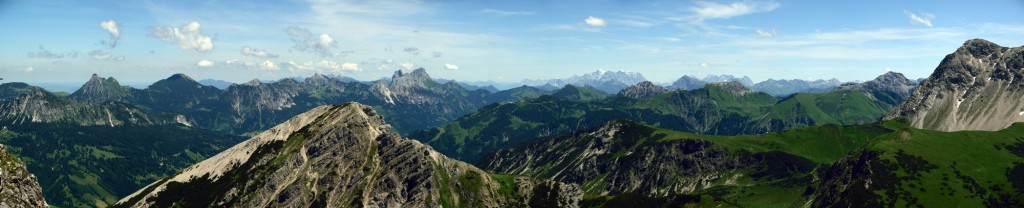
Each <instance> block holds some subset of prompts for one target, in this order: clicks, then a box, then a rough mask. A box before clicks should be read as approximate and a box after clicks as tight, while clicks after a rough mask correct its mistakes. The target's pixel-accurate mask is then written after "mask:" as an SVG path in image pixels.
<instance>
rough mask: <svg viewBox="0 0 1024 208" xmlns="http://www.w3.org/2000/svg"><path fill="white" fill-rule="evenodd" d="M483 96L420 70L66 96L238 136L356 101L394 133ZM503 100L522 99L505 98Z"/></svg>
mask: <svg viewBox="0 0 1024 208" xmlns="http://www.w3.org/2000/svg"><path fill="white" fill-rule="evenodd" d="M490 94H494V93H490V92H487V91H467V90H466V89H464V88H462V87H461V86H459V85H458V84H457V83H455V82H448V83H444V84H442V83H437V82H436V81H434V80H433V79H431V78H430V76H429V75H427V73H426V70H424V69H422V68H421V69H417V70H413V71H412V72H403V71H398V72H396V73H395V75H394V76H393V77H392V79H391V81H390V82H387V81H384V80H381V81H379V82H376V83H372V84H365V83H359V82H352V81H351V80H350V79H348V78H344V77H342V78H335V77H328V76H324V75H320V74H316V75H313V76H312V77H309V78H306V79H302V80H301V81H299V80H296V79H292V78H287V79H282V80H280V81H278V82H273V83H263V82H261V81H259V80H253V81H250V82H247V83H243V84H230V85H229V86H227V87H226V88H224V89H223V90H221V89H218V88H216V87H212V86H206V85H203V84H200V83H199V82H197V81H195V80H193V79H192V78H190V77H188V76H186V75H184V74H175V75H172V76H170V77H168V78H167V79H163V80H160V81H157V82H156V83H153V84H152V85H150V86H149V87H147V88H145V89H132V88H128V87H123V86H120V85H118V84H117V81H116V80H114V79H113V78H100V77H99V76H96V75H93V77H92V79H90V80H89V82H87V83H86V84H85V85H83V86H82V88H81V90H79V91H77V92H75V94H73V95H72V96H71V98H72V99H74V100H78V101H81V102H87V103H94V104H102V103H106V102H111V101H116V102H123V103H128V104H132V105H137V106H140V107H141V108H143V109H147V113H150V114H158V113H168V114H173V115H182V117H184V120H185V121H187V122H185V123H189V124H193V125H195V126H197V127H202V128H207V129H214V130H218V131H227V132H231V133H237V134H244V133H255V132H258V131H261V130H265V129H267V128H270V127H272V126H273V125H275V124H277V123H280V122H282V121H284V120H287V119H288V118H291V117H292V116H295V115H297V114H299V113H302V112H305V111H307V110H309V109H312V108H313V107H316V106H318V105H320V104H323V103H344V102H348V101H358V102H361V103H365V104H367V105H372V106H375V107H378V109H380V110H381V114H384V115H388V116H389V118H394V119H391V120H389V121H390V122H391V123H392V124H393V125H394V126H395V128H396V129H399V130H414V129H422V128H427V127H430V126H436V125H440V124H443V123H444V122H447V121H450V120H453V119H455V118H457V117H459V116H462V115H464V114H468V113H470V112H472V111H474V110H476V109H478V108H480V107H483V106H484V105H486V104H489V103H491V102H503V101H508V100H491V99H490V97H488V96H487V95H490ZM507 98H508V99H521V98H515V97H507Z"/></svg>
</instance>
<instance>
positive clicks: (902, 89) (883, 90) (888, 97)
mask: <svg viewBox="0 0 1024 208" xmlns="http://www.w3.org/2000/svg"><path fill="white" fill-rule="evenodd" d="M914 87H917V82H914V81H913V80H910V79H907V77H905V76H903V74H901V73H899V72H886V73H885V74H882V75H881V76H878V77H877V78H875V79H873V80H871V81H867V82H864V83H848V84H843V85H841V86H839V88H838V89H841V90H847V89H848V90H859V91H863V92H867V93H869V94H870V95H871V96H872V97H873V98H875V99H877V100H879V101H882V102H884V103H886V104H889V105H899V104H900V103H902V102H903V101H905V100H907V98H909V97H910V93H912V92H913V90H914Z"/></svg>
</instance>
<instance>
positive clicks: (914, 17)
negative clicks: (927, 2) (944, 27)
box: [903, 10, 935, 27]
mask: <svg viewBox="0 0 1024 208" xmlns="http://www.w3.org/2000/svg"><path fill="white" fill-rule="evenodd" d="M903 13H904V14H906V15H907V17H908V18H910V23H911V24H915V25H916V24H922V25H925V26H928V27H932V18H935V15H933V14H929V13H925V12H921V14H920V15H918V14H915V13H914V12H911V11H907V10H903Z"/></svg>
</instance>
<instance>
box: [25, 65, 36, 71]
mask: <svg viewBox="0 0 1024 208" xmlns="http://www.w3.org/2000/svg"><path fill="white" fill-rule="evenodd" d="M23 70H24V71H25V72H32V71H35V70H36V69H35V68H33V67H31V66H30V67H25V69H23Z"/></svg>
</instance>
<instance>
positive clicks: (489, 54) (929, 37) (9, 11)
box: [0, 0, 1024, 83]
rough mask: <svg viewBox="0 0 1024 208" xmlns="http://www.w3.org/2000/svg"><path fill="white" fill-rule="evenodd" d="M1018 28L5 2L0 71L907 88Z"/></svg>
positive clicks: (955, 21)
mask: <svg viewBox="0 0 1024 208" xmlns="http://www.w3.org/2000/svg"><path fill="white" fill-rule="evenodd" d="M1022 21H1024V2H1021V1H1017V0H995V1H985V3H976V1H908V0H895V1H892V0H888V1H788V0H778V1H626V0H611V1H492V0H482V1H448V0H444V1H419V0H397V1H369V0H357V1H321V0H312V1H187V0H186V1H0V25H3V27H4V32H3V33H0V39H2V40H4V47H3V48H0V73H2V74H0V77H2V78H4V82H11V81H21V82H29V83H46V82H50V83H59V82H77V83H81V82H84V81H85V80H87V79H88V76H89V75H91V74H92V73H98V74H100V75H102V76H113V77H115V78H117V79H118V80H121V81H122V82H123V83H142V82H152V81H155V80H158V79H162V78H166V77H168V76H170V75H171V74H173V73H185V74H188V75H190V76H192V77H193V78H196V79H205V78H213V79H222V80H228V81H233V82H244V81H247V80H251V79H257V78H258V79H279V78H283V77H295V76H309V75H312V74H313V73H324V74H338V75H344V76H350V77H354V78H357V79H360V80H373V79H378V78H380V77H385V76H390V75H391V74H392V73H393V72H394V71H395V70H399V69H407V68H418V67H423V68H426V69H427V70H428V72H429V73H430V74H431V75H432V76H434V77H435V78H448V79H456V80H467V81H481V80H495V81H499V82H514V81H520V80H522V79H550V78H564V77H568V76H571V75H574V74H583V73H588V72H593V71H596V70H598V69H605V70H616V71H617V70H628V71H634V72H640V73H642V74H644V75H645V76H646V77H647V78H648V79H649V80H653V81H657V82H670V81H672V80H675V79H677V78H679V77H680V76H682V75H691V76H699V77H702V76H704V75H707V74H733V75H745V76H750V77H751V78H753V79H754V80H755V81H759V80H765V79H768V78H776V79H780V78H784V79H808V78H811V79H819V78H838V79H840V80H843V81H851V80H868V79H872V78H874V77H875V76H877V75H879V74H882V73H884V72H886V71H887V70H893V71H897V72H902V73H904V74H906V75H907V76H908V77H912V78H917V77H925V76H927V75H928V74H930V73H931V72H932V70H933V69H934V68H935V66H936V65H937V64H938V62H939V61H940V60H942V58H943V56H945V55H946V54H948V53H951V52H952V51H953V50H955V49H956V48H957V47H959V46H960V45H961V44H962V43H963V42H964V41H966V40H968V39H972V38H984V39H988V40H990V41H993V42H995V43H997V44H1000V45H1003V46H1012V47H1015V46H1021V45H1024V22H1022Z"/></svg>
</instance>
